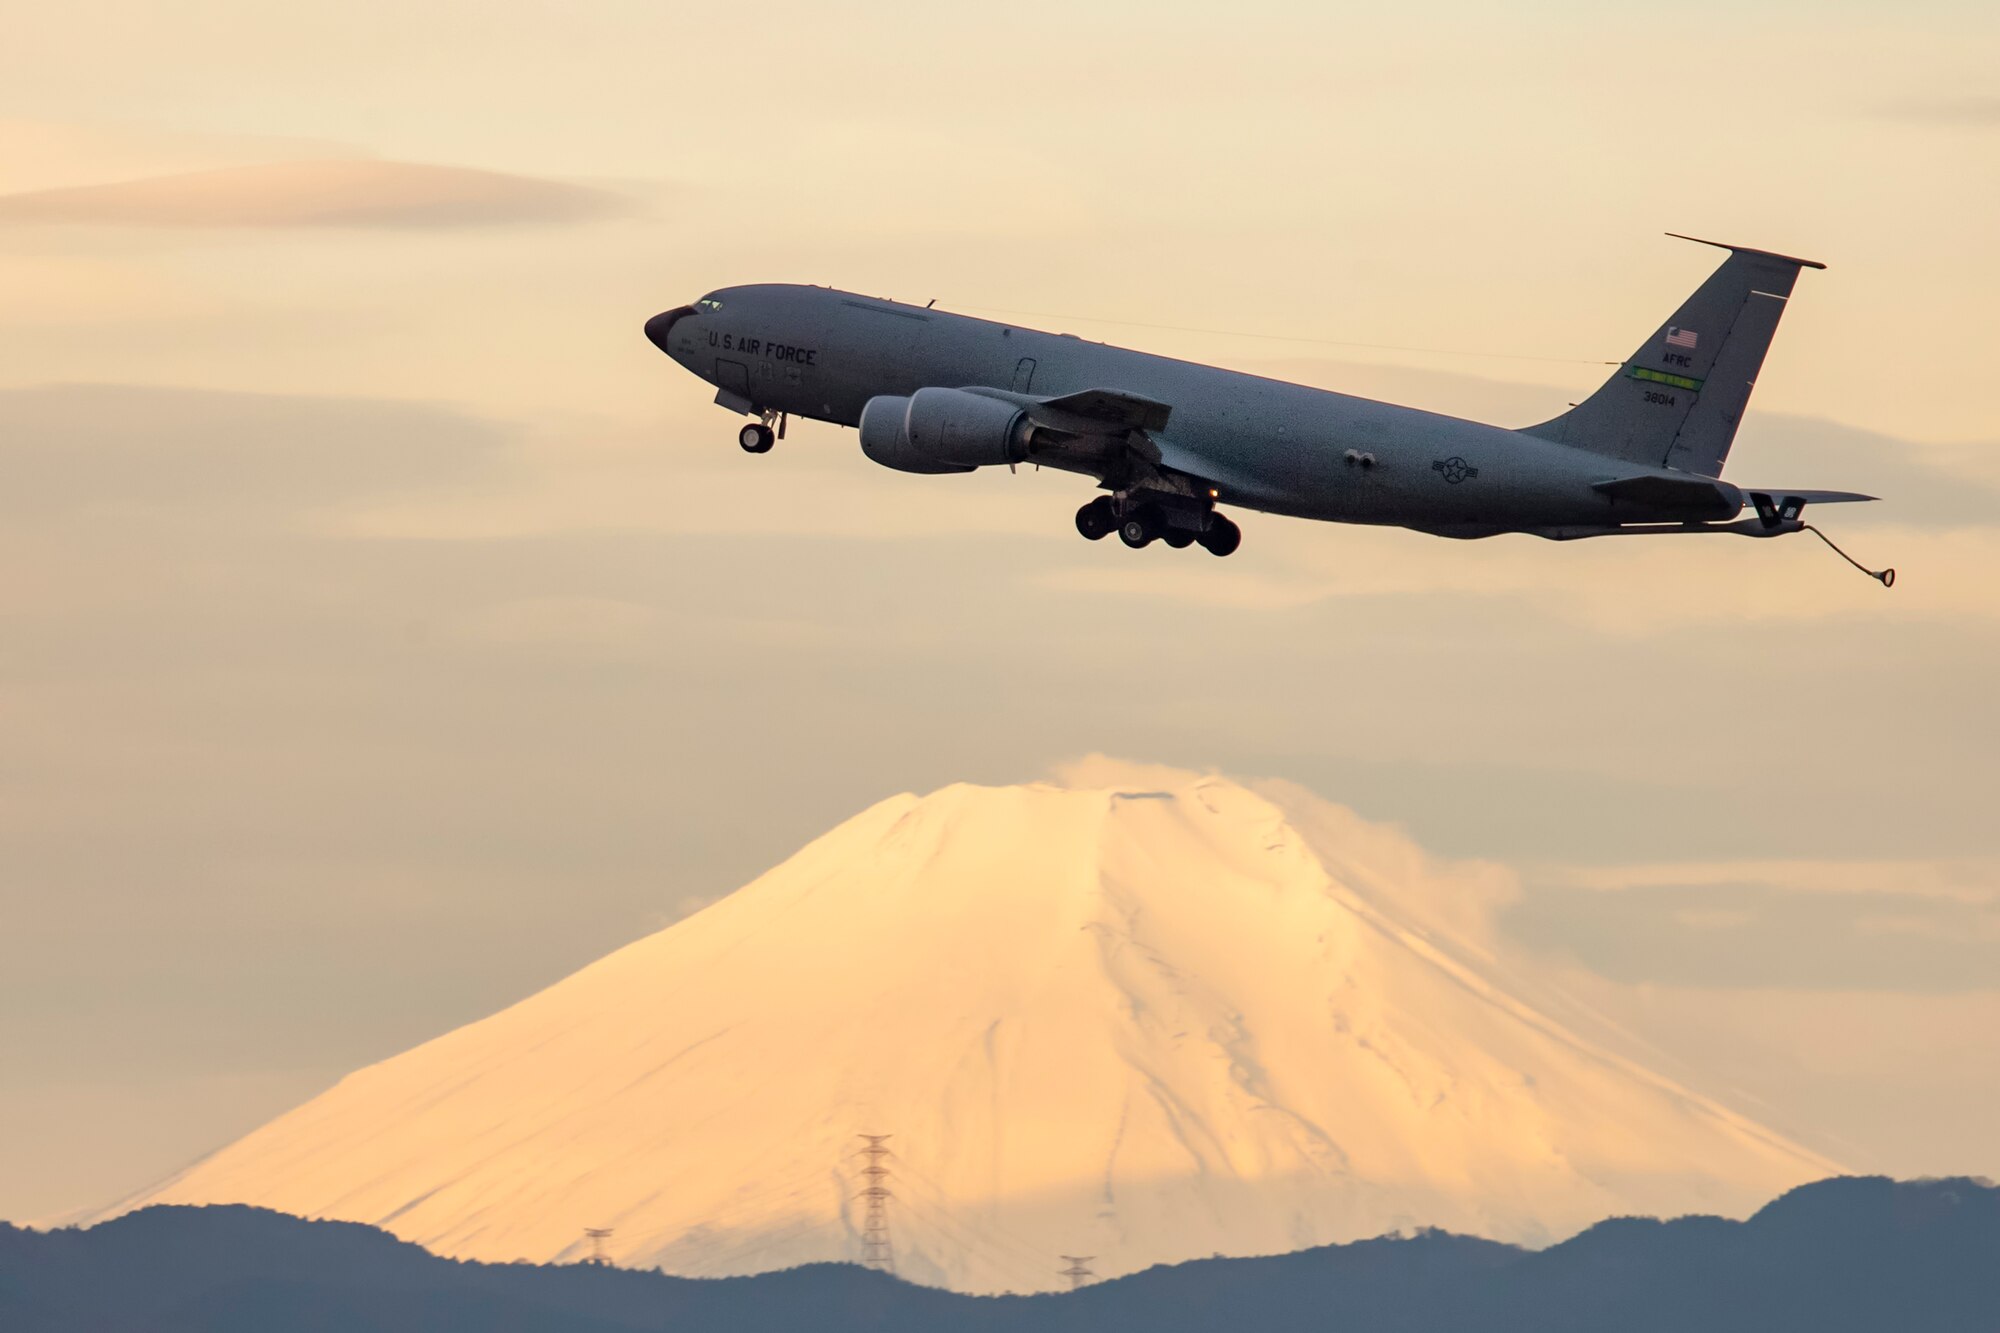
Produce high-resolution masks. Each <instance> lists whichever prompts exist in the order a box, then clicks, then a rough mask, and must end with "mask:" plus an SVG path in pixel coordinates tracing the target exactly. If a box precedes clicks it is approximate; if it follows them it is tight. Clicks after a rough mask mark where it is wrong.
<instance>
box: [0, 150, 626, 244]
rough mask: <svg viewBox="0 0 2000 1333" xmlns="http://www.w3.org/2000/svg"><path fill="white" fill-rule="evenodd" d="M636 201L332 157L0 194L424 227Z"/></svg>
mask: <svg viewBox="0 0 2000 1333" xmlns="http://www.w3.org/2000/svg"><path fill="white" fill-rule="evenodd" d="M632 207H633V204H632V201H630V200H628V199H626V198H625V197H623V196H621V195H616V194H612V193H609V192H607V191H603V190H597V189H591V188H588V187H585V186H580V185H571V184H567V183H564V182H561V181H549V180H538V179H536V178H534V177H530V176H514V175H508V174H505V173H502V172H494V171H477V170H473V169H471V168H468V167H445V166H436V165H432V164H429V163H422V162H387V161H376V160H370V159H330V160H320V161H304V162H267V163H260V164H256V165H251V166H230V167H220V168H216V169H214V170H208V171H189V172H181V173H178V174H174V175H167V176H147V177H141V178H138V179H135V180H125V181H117V182H113V183H110V184H105V185H78V186H70V187H67V188H64V189H53V190H32V191H28V192H25V193H18V194H10V195H0V225H14V226H46V225H57V226H62V225H97V226H122V227H255V228H274V229H277V228H298V227H347V228H372V229H418V230H422V229H433V228H450V227H492V226H513V225H527V224H537V223H539V224H560V223H577V222H589V221H594V220H596V219H599V218H605V217H612V216H617V215H619V214H622V213H626V212H629V211H630V210H631V209H632Z"/></svg>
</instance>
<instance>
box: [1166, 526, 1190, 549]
mask: <svg viewBox="0 0 2000 1333" xmlns="http://www.w3.org/2000/svg"><path fill="white" fill-rule="evenodd" d="M1160 540H1161V541H1163V542H1165V543H1166V544H1167V545H1169V546H1171V547H1173V548H1174V549H1175V550H1176V551H1185V550H1187V548H1188V547H1190V546H1193V545H1194V534H1193V533H1192V532H1189V531H1188V530H1187V529H1186V528H1168V529H1167V530H1166V531H1165V532H1163V533H1161V534H1160Z"/></svg>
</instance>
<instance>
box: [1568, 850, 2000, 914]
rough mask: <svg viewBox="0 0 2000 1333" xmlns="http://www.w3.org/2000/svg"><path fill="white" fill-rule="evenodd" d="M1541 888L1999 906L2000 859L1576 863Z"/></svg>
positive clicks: (1778, 859)
mask: <svg viewBox="0 0 2000 1333" xmlns="http://www.w3.org/2000/svg"><path fill="white" fill-rule="evenodd" d="M1541 879H1542V881H1543V882H1544V883H1550V884H1561V885H1562V886H1564V887H1566V888H1576V889H1592V890H1597V891H1599V892H1606V893H1620V892H1627V891H1631V890H1650V889H1676V888H1681V889H1708V888H1717V887H1723V886H1728V885H1755V886H1757V887H1759V888H1768V889H1776V890H1780V891H1782V892H1786V893H1839V894H1896V895H1905V896H1908V897H1912V898H1930V899H1936V900H1938V901H1940V902H1955V903H1968V904H1980V903H1984V904H1989V905H1992V906H1996V907H2000V858H1995V857H1978V856H1969V857H1953V858H1944V859H1936V860H1838V861H1835V860H1823V861H1815V860H1802V859H1795V858H1766V859H1749V860H1740V861H1661V862H1651V863H1646V864H1639V865H1616V866H1571V867H1567V868H1565V869H1562V870H1559V871H1554V872H1549V873H1545V874H1543V875H1542V876H1541Z"/></svg>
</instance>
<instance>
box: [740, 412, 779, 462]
mask: <svg viewBox="0 0 2000 1333" xmlns="http://www.w3.org/2000/svg"><path fill="white" fill-rule="evenodd" d="M773 422H776V423H777V428H776V429H775V430H774V429H773V428H772V424H771V423H773ZM784 438H785V414H784V413H783V412H773V411H770V410H768V409H767V410H765V411H764V412H763V413H761V414H760V416H759V418H758V419H757V420H756V421H753V422H751V423H750V424H749V425H747V426H745V427H744V428H743V429H742V430H739V431H737V432H736V442H737V443H738V444H740V445H742V446H743V452H744V453H746V454H768V453H770V452H771V446H772V445H774V444H776V443H777V442H778V441H779V440H782V439H784Z"/></svg>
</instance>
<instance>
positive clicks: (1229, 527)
mask: <svg viewBox="0 0 2000 1333" xmlns="http://www.w3.org/2000/svg"><path fill="white" fill-rule="evenodd" d="M1195 540H1196V541H1198V542H1200V543H1201V549H1202V550H1204V551H1207V552H1208V553H1209V554H1210V555H1228V554H1230V553H1231V552H1233V551H1234V550H1235V549H1236V548H1237V547H1239V546H1241V545H1242V544H1243V529H1241V528H1239V527H1237V526H1236V525H1235V524H1234V523H1232V522H1230V521H1229V520H1228V519H1226V518H1224V517H1223V516H1222V515H1220V514H1217V515H1216V516H1215V517H1214V518H1213V519H1211V520H1210V521H1209V525H1208V530H1207V531H1205V532H1203V533H1202V534H1201V535H1200V536H1199V537H1196V538H1195Z"/></svg>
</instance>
